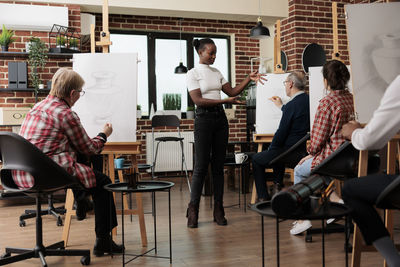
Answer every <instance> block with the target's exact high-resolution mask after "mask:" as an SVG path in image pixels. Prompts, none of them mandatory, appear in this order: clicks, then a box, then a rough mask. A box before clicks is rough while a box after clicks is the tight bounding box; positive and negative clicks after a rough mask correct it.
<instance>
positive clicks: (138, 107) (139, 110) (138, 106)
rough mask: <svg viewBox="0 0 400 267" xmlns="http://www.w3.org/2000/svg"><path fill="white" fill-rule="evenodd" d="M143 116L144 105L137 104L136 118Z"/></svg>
mask: <svg viewBox="0 0 400 267" xmlns="http://www.w3.org/2000/svg"><path fill="white" fill-rule="evenodd" d="M141 118H142V107H141V106H140V105H137V106H136V119H141Z"/></svg>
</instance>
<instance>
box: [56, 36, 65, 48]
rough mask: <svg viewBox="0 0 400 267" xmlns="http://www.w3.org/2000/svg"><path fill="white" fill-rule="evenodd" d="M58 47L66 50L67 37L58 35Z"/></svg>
mask: <svg viewBox="0 0 400 267" xmlns="http://www.w3.org/2000/svg"><path fill="white" fill-rule="evenodd" d="M56 47H60V48H65V37H64V36H62V35H57V37H56Z"/></svg>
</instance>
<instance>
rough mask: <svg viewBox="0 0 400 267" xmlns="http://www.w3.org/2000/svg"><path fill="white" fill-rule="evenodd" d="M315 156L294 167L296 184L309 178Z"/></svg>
mask: <svg viewBox="0 0 400 267" xmlns="http://www.w3.org/2000/svg"><path fill="white" fill-rule="evenodd" d="M313 159H314V157H312V158H309V159H307V160H306V161H304V162H303V164H301V165H298V164H297V166H296V167H295V168H294V184H297V183H300V182H301V181H303V180H304V179H306V178H308V177H309V176H310V174H311V163H312V161H313Z"/></svg>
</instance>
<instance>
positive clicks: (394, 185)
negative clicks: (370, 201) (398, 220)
mask: <svg viewBox="0 0 400 267" xmlns="http://www.w3.org/2000/svg"><path fill="white" fill-rule="evenodd" d="M376 207H377V208H380V209H400V176H398V177H397V178H396V179H394V180H393V181H392V182H391V183H390V184H389V185H388V186H387V187H386V188H385V190H383V191H382V192H381V194H380V195H379V197H378V198H377V200H376Z"/></svg>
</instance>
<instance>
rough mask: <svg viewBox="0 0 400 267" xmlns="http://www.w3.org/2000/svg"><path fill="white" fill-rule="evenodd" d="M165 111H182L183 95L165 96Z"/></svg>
mask: <svg viewBox="0 0 400 267" xmlns="http://www.w3.org/2000/svg"><path fill="white" fill-rule="evenodd" d="M163 105H164V110H181V94H163Z"/></svg>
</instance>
